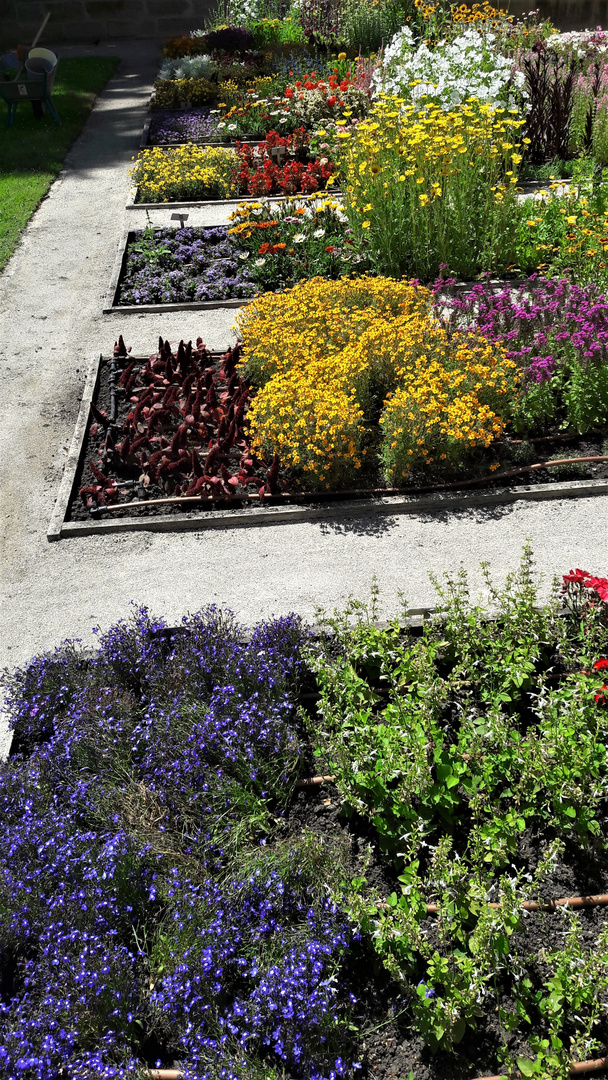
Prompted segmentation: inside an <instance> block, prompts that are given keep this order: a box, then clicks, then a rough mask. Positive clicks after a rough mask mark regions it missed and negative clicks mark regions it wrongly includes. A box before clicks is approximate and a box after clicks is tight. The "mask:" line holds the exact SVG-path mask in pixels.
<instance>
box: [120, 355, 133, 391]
mask: <svg viewBox="0 0 608 1080" xmlns="http://www.w3.org/2000/svg"><path fill="white" fill-rule="evenodd" d="M134 367H135V361H134V360H132V361H131V363H130V364H127V366H126V368H124V370H123V372H122V375H121V376H120V379H119V380H118V385H119V386H126V385H127V383H128V381H129V379H130V378H131V373H132V371H133V368H134Z"/></svg>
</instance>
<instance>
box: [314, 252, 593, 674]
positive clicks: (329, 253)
mask: <svg viewBox="0 0 608 1080" xmlns="http://www.w3.org/2000/svg"><path fill="white" fill-rule="evenodd" d="M325 250H326V252H327V254H328V255H331V253H332V251H335V250H336V248H335V247H334V245H333V244H328V246H327V247H326V248H325ZM606 667H608V661H606Z"/></svg>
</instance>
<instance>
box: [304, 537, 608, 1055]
mask: <svg viewBox="0 0 608 1080" xmlns="http://www.w3.org/2000/svg"><path fill="white" fill-rule="evenodd" d="M484 576H485V584H486V588H487V592H488V596H489V600H490V604H491V615H489V614H488V611H487V610H486V609H484V608H482V607H480V606H475V605H472V604H471V603H470V598H469V593H468V585H467V579H466V575H465V574H464V573H461V574H460V575H458V576H457V577H456V578H455V579H451V578H448V579H447V581H446V582H441V583H440V582H438V581H435V582H434V584H435V587H436V590H437V593H438V598H439V606H438V609H437V612H436V614H435V616H434V617H433V618H431V619H429V620H428V621H427V622H425V624H424V629H423V634H422V636H421V637H416V636H414V635H413V634H412V633H411V632H408V631H407V630H404V629H403V628H402V627H401V626H400V625H399V623H398V622H397V621H395V622H394V623H392V624H391V625H390V626H389V627H388V628H387V629H382V630H380V629H379V628H378V627H377V626H376V625H375V622H376V616H377V611H376V599H377V598H376V597H375V596H374V598H373V602H372V606H371V608H370V609H366V608H365V606H363V605H360V604H351V605H350V606H349V607H348V608H347V610H346V611H345V612H344V613H343V614H341V615H334V616H333V617H328V616H326V615H325V614H323V613H321V624H322V625H324V626H325V628H326V629H327V631H328V632H331V633H332V634H333V635H336V636H337V639H338V642H339V644H340V649H339V650H336V648H335V645H334V648H333V652H332V657H333V658H332V659H328V656H327V654H325V653H320V654H319V655H317V656H316V657H315V659H314V661H313V662H314V665H315V669H316V672H317V679H318V682H319V686H320V689H321V701H320V714H321V717H322V725H321V730H320V731H319V734H318V753H319V754H322V755H323V757H324V761H325V762H326V763H327V764H328V765H329V768H330V769H331V771H332V772H333V773H334V774H335V776H336V783H337V785H338V787H339V789H340V792H341V794H342V796H343V798H344V800H345V805H346V807H347V808H348V811H349V812H350V813H351V814H352V813H357V814H359V815H361V816H362V817H364V818H367V819H368V820H369V821H370V822H371V824H372V825H373V826H374V827H375V829H376V831H377V834H378V838H379V841H380V844H381V847H382V849H383V850H384V852H385V853H386V855H387V857H388V858H390V860H391V861H392V862H393V865H394V867H395V868H396V871H397V874H398V880H399V884H400V892H397V891H395V892H394V893H393V894H392V895H391V896H390V897H389V898H388V900H386V898H384V897H378V896H374V895H371V896H370V895H369V894H368V893H367V891H366V885H365V879H364V877H363V878H362V879H359V880H358V881H357V882H355V883H354V884H353V888H352V893H351V900H350V905H351V912H352V916H353V918H354V919H356V920H357V921H358V923H359V924H360V926H361V928H362V930H363V932H364V933H365V934H367V935H369V940H370V941H371V942H372V944H373V948H374V950H375V951H376V953H377V954H378V956H379V957H380V959H381V960H382V962H383V964H384V966H385V967H386V968H387V970H388V971H389V972H390V974H391V975H393V976H394V977H395V978H396V979H398V980H400V981H401V982H402V984H403V985H404V986H405V987H406V988H408V987H409V988H410V989H409V994H410V1007H411V1009H412V1012H413V1016H414V1020H415V1026H416V1028H417V1029H418V1031H419V1032H420V1033H421V1034H422V1036H423V1037H424V1039H425V1041H426V1042H427V1043H428V1044H429V1046H430V1047H431V1048H432V1049H433V1050H436V1049H438V1048H444V1049H449V1048H451V1047H454V1046H455V1045H457V1044H458V1043H459V1042H460V1040H461V1039H462V1037H463V1035H464V1034H465V1032H466V1030H467V1029H473V1030H474V1029H475V1027H476V1025H477V1022H478V1019H479V1017H480V1016H482V1015H484V1014H486V1013H487V1011H488V1009H489V1008H490V1007H492V1009H497V1010H498V1012H499V1017H500V1022H501V1026H502V1029H503V1033H504V1040H505V1044H504V1048H503V1054H502V1060H503V1065H504V1064H507V1065H508V1066H509V1068H510V1069H511V1068H512V1067H514V1063H513V1062H512V1061H510V1059H509V1056H508V1051H507V1049H506V1047H507V1042H508V1039H507V1036H508V1033H509V1032H511V1031H513V1030H514V1029H515V1028H518V1027H519V1028H522V1030H523V1031H524V1033H525V1034H526V1035H527V1033H528V1032H532V1031H536V1032H537V1034H538V1032H539V1031H540V1034H538V1039H537V1042H536V1043H534V1041H533V1039H532V1036H531V1035H530V1037H529V1039H528V1042H529V1046H530V1047H531V1049H532V1050H533V1052H534V1053H535V1054H536V1057H535V1058H529V1059H528V1058H526V1057H525V1055H524V1059H522V1060H523V1061H524V1063H523V1065H522V1064H521V1062H518V1065H519V1068H520V1071H521V1073H522V1074H523V1075H535V1076H536V1075H539V1076H543V1077H544V1076H547V1077H548V1076H561V1075H562V1073H561V1072H559V1071H555V1070H556V1069H557V1070H559V1069H562V1070H563V1067H564V1062H565V1061H567V1060H571V1058H572V1055H575V1056H576V1054H577V1053H579V1051H580V1052H582V1051H583V1049H585V1052H586V1051H587V1050H588V1049H589V1046H590V1045H591V1044H592V1043H593V1039H592V1029H593V1028H594V1026H595V1025H596V1023H597V1022H598V1019H599V1017H600V1015H602V1012H601V1010H602V1008H603V1004H602V1003H603V1002H604V1001H605V1000H606V998H607V995H606V991H607V990H608V951H607V949H606V947H605V943H604V942H603V940H602V941H601V942H600V947H599V949H598V950H596V951H595V952H594V954H593V960H591V958H590V957H588V956H586V954H585V955H583V953H584V950H582V946H581V942H580V935H579V933H578V931H579V927H578V924H577V923H576V917H575V916H570V918H571V919H572V920H574V921H573V922H572V925H571V929H570V934H569V938H568V944H567V947H566V948H565V949H564V950H561V951H560V952H559V953H553V954H551V955H547V956H546V957H543V959H544V962H545V963H546V965H547V969H548V971H549V975H548V976H547V981H546V986H545V987H544V988H542V989H540V990H539V989H538V984H536V986H537V989H536V990H534V991H532V986H533V983H532V981H531V979H530V978H529V976H528V965H529V957H528V956H527V953H526V949H525V945H522V944H521V940H520V938H519V935H521V933H522V932H523V929H524V927H523V923H522V902H523V901H524V900H530V899H537V898H539V897H541V896H542V889H543V881H544V879H545V878H546V876H547V874H548V873H550V871H551V870H552V868H553V867H554V865H555V863H556V861H557V859H558V858H559V856H560V854H561V853H562V851H563V847H564V843H565V841H566V840H567V841H568V842H569V843H570V844H574V845H578V846H586V847H589V848H593V847H594V846H597V845H600V847H603V841H601V840H600V839H599V837H600V832H601V827H600V820H601V818H602V813H603V811H602V802H603V799H604V797H605V794H604V793H605V791H606V783H607V780H608V776H607V772H606V749H607V746H608V710H606V708H605V707H604V703H603V696H602V695H599V696H598V682H599V681H601V677H600V673H599V672H597V671H594V670H593V668H592V665H593V663H594V662H595V661H597V660H598V658H600V657H602V656H603V655H605V652H606V650H607V647H608V633H607V629H606V617H605V615H606V612H605V605H604V604H598V603H593V602H590V601H589V600H588V598H587V599H586V598H585V597H584V595H583V597H582V599H581V598H580V597H579V596H578V593H576V591H574V592H572V596H570V595H569V594H568V597H567V599H568V604H569V609H568V613H567V615H566V616H564V614H563V610H560V608H561V606H562V604H563V600H562V597H561V596H560V594H559V592H558V589H557V586H556V585H554V587H553V590H552V593H551V597H550V600H549V603H548V604H547V605H545V606H543V607H540V606H539V603H538V586H537V584H536V583H535V581H534V577H533V572H532V555H531V552H530V550H529V549H528V548H526V549H525V550H524V555H523V558H522V562H521V565H520V568H519V570H518V571H517V572H516V573H514V574H510V575H509V576H508V577H507V580H506V582H505V584H504V586H503V587H502V588H497V587H495V586H494V585H493V583H492V581H491V579H490V577H489V575H488V573H487V569H486V568H485V567H484ZM336 653H337V655H336ZM530 828H532V829H533V830H534V831H535V833H536V834H537V835H540V836H542V835H545V836H549V835H551V834H553V837H554V839H553V840H552V841H550V842H549V841H548V840H547V841H545V845H544V848H543V849H542V851H541V853H540V858H539V861H538V864H537V865H536V866H535V867H533V868H532V870H529V869H528V867H527V865H526V864H525V861H524V863H523V865H522V862H521V857H520V854H519V843H520V837H521V835H522V834H523V833H524V832H525V831H526V830H529V829H530ZM490 900H491V901H492V902H493V903H492V905H490V903H489V901H490ZM427 904H435V905H436V910H437V912H438V915H437V921H436V924H435V927H434V930H433V932H432V933H429V930H428V922H427V920H428V917H429V916H428V913H427ZM535 917H536V916H535ZM538 917H543V916H538ZM546 917H553V916H546ZM556 917H559V916H556ZM514 935H515V937H514ZM592 969H593V972H592ZM507 997H510V998H511V1003H510V1004H509V1006H508V1007H507V1005H505V1000H506V998H507ZM513 999H514V1000H515V1003H516V1004H515V1009H514V1008H513V1005H512V1001H513ZM586 1056H590V1054H589V1053H586ZM526 1069H530V1070H531V1071H529V1072H526ZM543 1070H544V1071H543ZM547 1070H549V1071H547ZM551 1070H553V1071H551Z"/></svg>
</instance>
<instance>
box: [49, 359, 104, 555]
mask: <svg viewBox="0 0 608 1080" xmlns="http://www.w3.org/2000/svg"><path fill="white" fill-rule="evenodd" d="M102 359H103V357H102V356H101V355H100V356H99V358H98V359H97V360H92V361H91V363H90V364H89V370H88V371H87V377H86V380H85V384H84V390H83V392H82V401H81V402H80V409H79V410H78V417H77V419H76V427H75V428H74V434H73V436H72V442H71V444H70V449H69V452H68V457H67V461H66V463H65V465H64V468H63V477H62V479H61V484H60V485H59V493H58V495H57V500H56V502H55V508H54V510H53V513H52V516H51V520H50V522H49V527H48V529H47V534H46V538H47V540H49V541H53V540H60V539H61V536H62V528H63V525H64V522H65V516H66V514H67V511H68V507H69V504H70V498H71V495H72V489H73V487H74V480H75V479H76V473H77V471H78V466H79V464H80V457H81V454H82V448H83V445H84V440H85V436H86V433H87V425H88V422H89V412H90V406H91V402H92V400H93V397H94V395H95V390H96V389H97V380H98V378H99V369H100V367H101V361H102Z"/></svg>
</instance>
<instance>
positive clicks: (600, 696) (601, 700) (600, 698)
mask: <svg viewBox="0 0 608 1080" xmlns="http://www.w3.org/2000/svg"><path fill="white" fill-rule="evenodd" d="M602 690H603V691H606V690H608V686H607V685H606V683H604V685H603V686H602ZM595 701H596V704H597V705H605V704H606V694H605V693H601V692H599V691H598V693H597V694H596V695H595Z"/></svg>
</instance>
